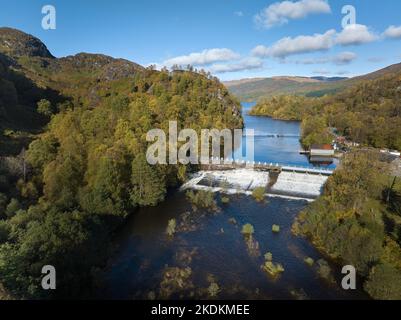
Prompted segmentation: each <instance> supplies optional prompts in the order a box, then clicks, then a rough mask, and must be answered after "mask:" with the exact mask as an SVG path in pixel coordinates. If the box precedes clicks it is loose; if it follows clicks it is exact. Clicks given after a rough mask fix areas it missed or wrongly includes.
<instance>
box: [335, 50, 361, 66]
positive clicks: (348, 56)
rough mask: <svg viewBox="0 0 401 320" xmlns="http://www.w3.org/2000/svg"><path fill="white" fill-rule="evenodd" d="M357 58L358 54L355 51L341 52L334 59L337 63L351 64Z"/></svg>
mask: <svg viewBox="0 0 401 320" xmlns="http://www.w3.org/2000/svg"><path fill="white" fill-rule="evenodd" d="M356 58H357V55H356V54H355V53H353V52H341V53H339V54H338V55H336V56H335V57H333V59H332V61H333V62H334V63H335V64H336V65H344V64H349V63H351V62H352V61H354V60H355V59H356Z"/></svg>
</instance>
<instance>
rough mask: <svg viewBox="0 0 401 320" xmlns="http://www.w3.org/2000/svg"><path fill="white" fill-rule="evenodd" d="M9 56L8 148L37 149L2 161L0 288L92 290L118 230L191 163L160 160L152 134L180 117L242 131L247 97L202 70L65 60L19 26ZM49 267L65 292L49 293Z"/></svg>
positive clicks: (5, 50)
mask: <svg viewBox="0 0 401 320" xmlns="http://www.w3.org/2000/svg"><path fill="white" fill-rule="evenodd" d="M0 53H1V60H0V61H1V64H0V110H1V111H0V128H1V131H0V132H1V133H2V136H1V137H0V143H1V145H0V150H2V152H3V155H4V154H6V155H7V154H8V155H9V154H19V153H20V151H21V149H20V148H21V147H22V146H25V147H28V146H27V144H26V143H27V142H29V140H33V142H31V143H30V145H29V148H28V150H27V151H26V153H21V154H20V155H19V156H18V157H11V158H10V157H9V158H7V159H4V158H1V157H0V160H1V161H0V288H4V289H2V291H4V290H6V292H7V294H11V295H13V296H15V297H18V298H21V297H22V298H49V297H54V296H57V297H59V298H65V297H82V296H85V294H88V293H89V292H90V290H91V289H92V288H93V286H94V285H95V283H96V281H94V277H95V275H96V270H98V269H97V268H99V267H101V266H102V265H103V263H104V262H105V260H104V259H105V257H106V256H107V253H108V249H109V247H108V245H109V243H110V241H109V240H110V235H111V234H112V232H113V230H115V227H116V226H118V225H119V223H121V221H123V219H124V218H125V217H126V216H127V215H128V214H129V213H131V212H133V211H134V210H135V208H137V207H140V206H152V205H155V204H157V203H158V202H160V201H162V200H163V199H164V197H165V194H166V192H167V188H168V187H170V186H175V185H177V184H178V183H179V182H180V181H182V180H183V179H185V176H186V174H187V171H188V169H189V167H188V166H184V165H176V166H161V165H160V166H150V165H149V164H148V163H147V161H146V158H145V152H146V149H147V145H148V144H147V142H146V133H147V132H148V131H149V130H150V129H153V128H162V129H165V130H166V132H167V129H168V123H169V120H176V121H178V125H179V129H180V128H182V127H186V128H193V129H195V130H198V131H199V130H200V129H202V128H212V127H213V128H242V125H243V123H242V117H241V112H240V111H241V110H240V104H239V102H238V101H237V100H236V99H235V98H233V97H232V96H231V95H230V94H229V93H228V91H227V89H226V88H225V87H224V86H223V85H222V84H221V83H220V82H219V81H218V80H217V79H216V78H214V77H211V75H210V74H206V73H205V72H202V71H201V72H198V73H197V72H188V71H183V72H181V71H180V72H169V71H167V70H162V71H160V72H159V71H155V70H152V69H150V68H143V67H141V66H139V65H137V64H135V63H132V62H129V61H126V60H122V59H114V58H111V57H107V56H104V55H98V54H96V55H95V54H87V53H81V54H77V55H75V56H70V57H65V58H55V57H53V55H52V54H51V53H50V52H49V51H48V50H47V48H46V46H45V45H44V44H43V43H42V42H40V40H38V39H36V38H34V37H32V36H29V35H26V34H24V33H22V32H20V31H17V30H13V29H8V28H1V29H0ZM46 124H47V125H46ZM45 125H46V126H45ZM39 132H40V134H38V133H39ZM18 137H24V138H26V139H18ZM20 140H22V141H20ZM4 143H6V144H4ZM24 169H26V170H24ZM48 264H50V265H54V266H56V269H57V290H56V291H44V290H41V289H40V277H41V276H42V274H41V267H42V266H43V265H48ZM0 295H1V291H0ZM0 298H1V296H0Z"/></svg>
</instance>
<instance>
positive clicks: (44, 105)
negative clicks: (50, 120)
mask: <svg viewBox="0 0 401 320" xmlns="http://www.w3.org/2000/svg"><path fill="white" fill-rule="evenodd" d="M37 110H38V112H39V113H40V114H43V115H44V116H46V117H50V116H52V115H53V112H54V110H53V106H52V104H51V102H50V101H49V100H46V99H41V100H40V101H39V102H38V104H37Z"/></svg>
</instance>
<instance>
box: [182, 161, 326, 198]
mask: <svg viewBox="0 0 401 320" xmlns="http://www.w3.org/2000/svg"><path fill="white" fill-rule="evenodd" d="M247 165H248V167H247ZM249 166H250V163H241V164H209V165H202V166H201V167H202V169H203V170H201V171H199V172H197V173H195V174H194V175H193V176H192V177H191V179H190V180H189V181H188V182H187V183H185V184H184V185H183V186H182V187H181V189H182V190H186V189H195V190H208V191H212V192H224V193H228V194H235V193H243V194H247V195H251V194H252V191H253V190H254V189H255V188H258V187H263V188H265V189H266V195H267V196H270V197H283V198H289V199H300V200H306V201H313V200H315V199H316V198H317V197H319V196H320V195H321V193H322V190H323V186H324V184H325V183H326V181H327V179H328V177H329V176H330V175H331V174H332V173H333V171H332V170H326V169H319V168H305V167H292V166H280V165H278V164H275V165H274V164H266V165H265V164H255V165H254V166H253V168H250V167H249Z"/></svg>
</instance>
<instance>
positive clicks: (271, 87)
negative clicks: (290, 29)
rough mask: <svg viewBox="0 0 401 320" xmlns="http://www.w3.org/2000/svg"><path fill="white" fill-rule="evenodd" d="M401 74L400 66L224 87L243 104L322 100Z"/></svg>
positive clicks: (247, 81)
mask: <svg viewBox="0 0 401 320" xmlns="http://www.w3.org/2000/svg"><path fill="white" fill-rule="evenodd" d="M400 72H401V63H399V64H394V65H392V66H389V67H387V68H384V69H381V70H378V71H375V72H372V73H369V74H366V75H362V76H358V77H354V78H342V77H333V78H327V77H311V78H309V77H272V78H254V79H243V80H236V81H227V82H224V84H225V85H226V86H227V88H228V89H229V90H230V92H231V93H232V94H234V95H235V96H237V97H238V99H240V100H241V101H258V100H259V99H261V98H270V97H273V96H278V95H299V96H306V97H322V96H324V95H327V94H336V93H338V92H341V91H344V90H345V89H347V88H349V87H350V86H353V85H356V84H358V83H359V82H361V81H364V80H375V79H378V78H380V77H382V76H385V75H392V74H397V73H400Z"/></svg>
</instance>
